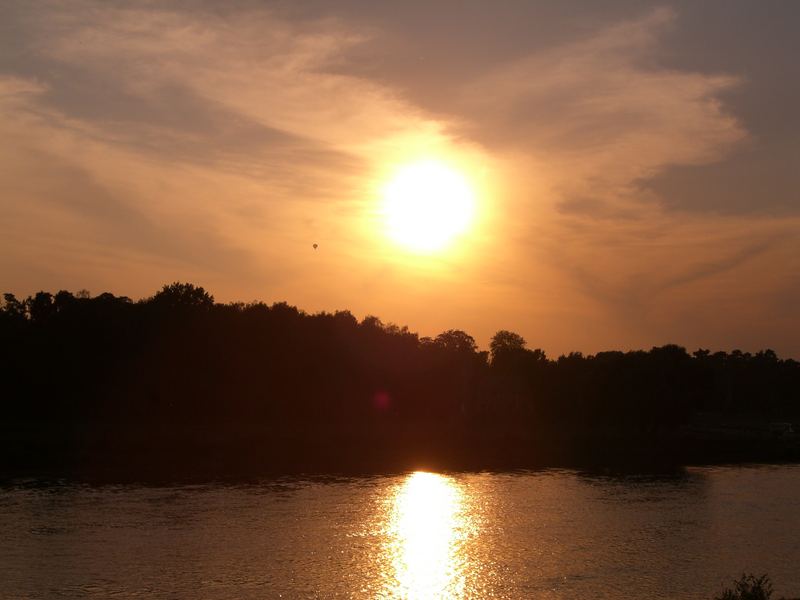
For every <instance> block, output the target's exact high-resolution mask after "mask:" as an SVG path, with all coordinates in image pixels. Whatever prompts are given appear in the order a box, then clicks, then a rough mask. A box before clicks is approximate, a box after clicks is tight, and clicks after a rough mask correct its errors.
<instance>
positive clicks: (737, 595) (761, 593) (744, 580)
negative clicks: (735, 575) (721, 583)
mask: <svg viewBox="0 0 800 600" xmlns="http://www.w3.org/2000/svg"><path fill="white" fill-rule="evenodd" d="M770 598H772V583H771V582H770V580H769V577H767V576H766V575H762V576H761V577H756V576H755V575H742V577H741V578H740V579H739V580H737V581H734V582H733V587H732V588H727V589H725V590H724V591H723V592H722V594H721V595H719V596H717V597H716V598H715V599H714V600H769V599H770Z"/></svg>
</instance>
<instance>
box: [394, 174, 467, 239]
mask: <svg viewBox="0 0 800 600" xmlns="http://www.w3.org/2000/svg"><path fill="white" fill-rule="evenodd" d="M383 211H384V216H385V219H386V225H387V230H388V234H389V237H391V238H392V239H393V240H394V241H395V242H397V243H399V244H400V245H402V246H404V247H406V248H408V249H409V250H412V251H415V252H423V253H426V252H435V251H437V250H441V249H443V248H444V247H445V246H447V245H448V244H449V243H450V242H451V241H452V240H453V238H455V237H456V236H457V235H458V234H460V233H463V232H464V231H465V230H466V229H467V228H468V227H469V225H470V223H471V222H472V220H473V217H474V215H475V194H474V193H473V191H472V188H471V187H470V185H469V183H468V182H467V180H466V178H465V177H464V176H463V175H461V174H460V173H459V172H458V171H455V170H454V169H452V168H450V167H449V166H447V165H446V164H444V163H442V162H439V161H435V160H426V161H421V162H417V163H413V164H410V165H406V166H405V167H402V168H401V169H400V170H398V171H397V172H396V173H395V175H394V177H393V178H392V179H391V180H390V181H389V183H388V184H387V185H386V187H385V188H384V189H383Z"/></svg>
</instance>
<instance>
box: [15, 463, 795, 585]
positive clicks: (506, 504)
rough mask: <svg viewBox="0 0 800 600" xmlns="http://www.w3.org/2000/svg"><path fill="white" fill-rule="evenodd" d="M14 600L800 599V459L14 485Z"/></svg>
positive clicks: (27, 483) (24, 483)
mask: <svg viewBox="0 0 800 600" xmlns="http://www.w3.org/2000/svg"><path fill="white" fill-rule="evenodd" d="M0 535H2V544H1V545H0V597H2V598H53V597H81V598H113V597H120V598H135V597H146V598H153V597H155V598H199V599H202V598H278V597H284V598H304V597H319V598H332V597H355V598H376V597H378V598H384V597H385V598H392V597H406V598H448V597H468V598H593V599H594V598H632V599H633V598H636V599H643V598H710V597H712V596H713V595H714V594H715V593H717V592H719V590H720V589H721V586H722V585H723V584H724V583H728V582H729V581H730V579H731V578H732V577H735V576H738V575H739V574H741V572H742V571H748V572H749V571H753V572H756V573H761V572H768V573H769V574H770V575H771V576H772V578H773V580H774V581H775V584H776V591H777V593H778V594H795V595H798V596H800V467H798V466H774V467H773V466H756V467H741V468H733V467H731V468H696V469H694V468H693V469H688V470H686V471H685V472H683V473H681V474H679V475H677V476H675V477H668V478H646V477H599V476H589V475H582V474H579V473H575V472H565V471H545V472H535V473H515V474H489V473H480V474H433V473H419V472H418V473H411V474H407V475H403V476H392V477H370V478H356V479H333V480H302V479H292V480H278V481H275V480H272V481H265V482H263V483H260V484H254V485H246V486H232V485H227V484H218V485H203V486H177V487H146V486H95V487H90V486H81V485H68V484H62V485H37V484H36V482H21V483H19V484H17V485H10V486H9V485H7V486H5V487H3V488H0Z"/></svg>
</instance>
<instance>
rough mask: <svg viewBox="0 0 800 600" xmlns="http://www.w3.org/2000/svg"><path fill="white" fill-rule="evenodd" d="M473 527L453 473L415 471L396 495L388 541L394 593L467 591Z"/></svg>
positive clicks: (390, 590)
mask: <svg viewBox="0 0 800 600" xmlns="http://www.w3.org/2000/svg"><path fill="white" fill-rule="evenodd" d="M469 529H470V523H469V519H468V518H467V517H466V515H465V511H464V493H463V491H462V490H461V488H460V487H459V486H458V485H457V484H456V483H455V482H454V481H453V480H452V479H451V478H449V477H447V476H444V475H438V474H435V473H426V472H423V471H417V472H415V473H413V474H411V475H410V476H409V477H408V479H406V480H405V481H404V482H403V483H402V484H401V485H400V487H399V488H398V489H397V493H396V495H395V496H394V498H393V499H392V503H391V507H390V524H389V531H388V533H389V540H390V541H389V546H388V548H387V552H389V554H390V555H391V568H392V570H393V573H392V575H391V576H390V577H389V578H388V582H387V589H386V592H387V594H388V596H390V597H393V598H408V599H410V600H412V599H427V598H454V597H462V596H463V595H464V586H465V579H466V569H465V565H466V560H465V555H464V548H463V546H464V544H463V542H464V540H465V537H466V535H467V533H468V531H469Z"/></svg>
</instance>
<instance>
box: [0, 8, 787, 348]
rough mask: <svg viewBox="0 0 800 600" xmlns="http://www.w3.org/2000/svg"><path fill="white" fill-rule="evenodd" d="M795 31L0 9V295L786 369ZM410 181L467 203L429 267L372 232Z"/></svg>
mask: <svg viewBox="0 0 800 600" xmlns="http://www.w3.org/2000/svg"><path fill="white" fill-rule="evenodd" d="M220 5H222V6H221V7H220ZM798 31H800V3H797V2H790V1H785V2H778V1H773V2H755V1H753V2H736V1H724V2H723V1H720V2H686V3H683V2H672V3H648V2H630V1H620V2H604V3H599V2H595V1H592V2H572V3H566V2H564V3H561V2H559V3H556V2H541V3H538V2H530V1H525V2H483V1H480V2H478V1H476V2H464V1H462V2H430V0H426V1H420V2H416V1H409V0H406V1H403V2H395V3H388V2H374V1H371V0H365V1H351V2H330V1H328V0H320V1H318V2H275V3H270V2H255V1H248V2H227V3H218V2H208V3H200V2H172V3H170V2H141V3H131V4H123V3H108V2H81V1H71V2H28V1H20V2H14V1H10V0H4V1H2V3H0V136H2V141H3V143H2V144H0V211H2V213H0V214H2V219H0V287H2V290H0V291H11V292H14V293H16V294H18V295H27V294H29V293H32V292H34V291H37V290H40V289H46V290H50V291H57V290H58V289H69V290H72V291H76V290H78V289H80V288H87V289H89V290H90V291H92V292H94V293H99V292H101V291H112V292H114V293H116V294H123V295H127V296H131V297H133V298H138V297H141V296H145V295H150V294H152V293H153V292H154V291H155V290H156V289H158V288H159V287H160V286H161V285H162V284H164V283H167V282H172V281H175V280H180V281H191V282H194V283H197V284H200V285H203V286H205V287H206V288H207V289H209V290H210V291H211V292H212V293H214V294H215V296H216V297H217V299H218V300H223V301H228V300H244V301H249V300H254V299H259V300H264V301H267V302H273V301H278V300H286V301H288V302H290V303H292V304H296V305H298V306H299V307H301V308H304V309H306V310H308V311H318V310H334V309H350V310H351V311H353V313H354V314H356V316H358V317H363V316H365V315H367V314H375V315H378V316H380V317H381V318H382V319H384V320H385V321H391V322H395V323H398V324H407V325H408V326H409V327H410V328H411V329H412V330H414V331H419V332H420V333H421V334H423V335H433V334H436V333H438V332H440V331H442V330H444V329H449V328H460V329H465V330H466V331H468V332H470V333H471V334H473V335H474V336H475V337H476V339H477V340H478V342H479V343H480V344H481V345H483V346H484V347H485V346H486V344H487V342H488V340H489V337H490V336H491V335H492V333H494V331H496V330H498V329H501V328H503V329H512V330H515V331H518V332H519V333H521V334H522V335H523V336H524V337H525V338H526V339H527V340H528V342H529V345H530V346H532V347H542V348H544V349H545V350H546V351H547V352H548V353H549V354H550V355H557V354H559V353H562V352H567V351H570V350H582V351H584V352H595V351H597V350H602V349H610V348H619V349H629V348H640V347H643V348H649V347H650V346H652V345H659V344H663V343H668V342H674V343H678V344H682V345H685V346H687V347H689V349H690V350H694V349H695V348H697V347H699V346H702V347H710V348H712V349H732V348H737V347H738V348H742V349H744V350H750V351H754V350H757V349H760V348H766V347H771V348H774V349H775V350H776V351H778V352H779V354H781V355H784V356H794V357H798V356H800V192H799V191H798V190H800V67H798V56H800V35H798V33H797V32H798ZM421 157H434V158H436V159H441V160H443V161H445V162H447V163H448V164H450V165H451V166H454V167H455V168H458V169H460V170H461V171H463V172H464V173H465V174H466V175H467V176H468V177H469V179H470V181H471V182H472V184H473V185H474V187H475V190H476V193H477V195H478V217H477V220H476V222H475V223H474V226H473V227H472V229H471V230H469V231H468V232H467V233H465V234H464V235H463V236H461V237H460V238H458V239H457V240H455V242H454V244H453V245H452V246H451V247H450V248H449V249H448V250H447V251H445V252H440V253H434V254H431V255H419V254H415V253H412V252H408V251H407V250H405V249H403V248H402V247H399V246H397V245H396V244H395V243H393V242H392V241H391V240H390V239H388V238H387V236H386V235H385V224H384V222H383V220H382V215H381V214H380V205H381V204H380V203H381V198H380V190H381V187H382V186H383V185H384V184H385V182H386V181H387V180H388V179H390V178H391V176H392V173H393V172H395V171H396V170H397V169H398V168H399V167H401V166H402V165H404V164H407V163H409V162H413V161H415V160H418V159H419V158H421ZM313 243H318V244H319V248H318V250H316V251H315V250H314V249H313V248H312V244H313Z"/></svg>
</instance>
